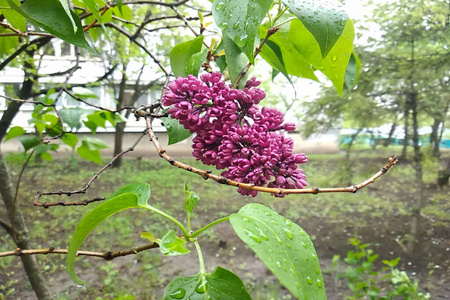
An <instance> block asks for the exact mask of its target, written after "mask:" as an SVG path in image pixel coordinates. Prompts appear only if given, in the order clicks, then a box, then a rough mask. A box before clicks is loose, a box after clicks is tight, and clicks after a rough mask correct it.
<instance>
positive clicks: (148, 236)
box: [139, 232, 161, 245]
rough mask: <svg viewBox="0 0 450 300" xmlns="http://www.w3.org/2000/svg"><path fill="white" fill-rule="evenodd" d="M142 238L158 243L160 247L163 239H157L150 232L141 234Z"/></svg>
mask: <svg viewBox="0 0 450 300" xmlns="http://www.w3.org/2000/svg"><path fill="white" fill-rule="evenodd" d="M139 236H140V237H142V238H144V239H147V240H149V241H150V242H152V243H157V244H158V245H159V244H161V239H157V238H155V237H154V236H153V234H151V233H150V232H141V233H140V234H139Z"/></svg>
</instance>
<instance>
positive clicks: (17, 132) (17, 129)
mask: <svg viewBox="0 0 450 300" xmlns="http://www.w3.org/2000/svg"><path fill="white" fill-rule="evenodd" d="M25 133H26V131H25V129H23V128H22V127H21V126H14V127H11V128H10V129H9V131H8V133H7V134H6V137H5V140H4V142H6V141H7V140H10V139H12V138H15V137H18V136H21V135H23V134H25Z"/></svg>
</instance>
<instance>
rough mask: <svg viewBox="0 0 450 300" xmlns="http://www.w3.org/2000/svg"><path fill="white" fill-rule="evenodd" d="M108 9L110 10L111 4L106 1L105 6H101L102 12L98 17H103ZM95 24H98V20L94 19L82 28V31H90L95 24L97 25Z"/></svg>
mask: <svg viewBox="0 0 450 300" xmlns="http://www.w3.org/2000/svg"><path fill="white" fill-rule="evenodd" d="M110 8H111V3H110V2H109V1H108V2H106V4H105V6H103V8H102V11H101V12H100V15H101V16H103V15H104V14H105V12H106V11H108V9H110ZM97 22H98V20H97V19H95V20H94V21H93V22H92V23H91V24H89V25H87V26H85V27H84V28H83V31H84V32H86V31H88V30H89V29H91V28H92V27H93V26H94V25H95V24H97Z"/></svg>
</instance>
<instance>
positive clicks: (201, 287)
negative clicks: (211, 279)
mask: <svg viewBox="0 0 450 300" xmlns="http://www.w3.org/2000/svg"><path fill="white" fill-rule="evenodd" d="M195 291H196V292H197V293H199V294H203V293H204V292H206V280H201V281H200V282H199V283H198V284H197V286H196V287H195Z"/></svg>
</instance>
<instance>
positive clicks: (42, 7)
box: [8, 0, 93, 51]
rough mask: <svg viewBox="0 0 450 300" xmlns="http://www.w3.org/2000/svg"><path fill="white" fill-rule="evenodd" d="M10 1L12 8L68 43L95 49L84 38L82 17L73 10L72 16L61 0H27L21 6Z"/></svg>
mask: <svg viewBox="0 0 450 300" xmlns="http://www.w3.org/2000/svg"><path fill="white" fill-rule="evenodd" d="M8 3H9V5H10V6H11V8H12V9H14V10H15V11H17V12H18V13H20V14H21V15H22V16H24V17H25V18H26V19H27V20H28V21H30V22H32V23H33V24H35V25H36V26H37V27H41V28H43V29H44V30H45V31H47V32H48V33H50V34H53V35H55V36H56V37H59V38H60V39H62V40H64V41H66V42H68V43H71V44H74V45H75V46H78V47H82V48H85V49H88V50H90V51H93V49H92V48H91V46H90V45H89V44H88V42H87V41H86V39H85V38H84V32H83V26H82V25H81V21H80V18H79V17H78V15H76V14H75V13H74V12H72V11H71V12H70V13H71V15H72V18H70V17H69V16H68V15H67V14H66V11H65V9H64V7H63V5H62V4H61V2H60V1H59V0H27V1H25V3H24V4H22V5H21V6H18V5H17V4H16V3H14V1H13V0H8ZM72 21H74V22H75V24H76V27H77V30H76V32H74V27H73V25H72Z"/></svg>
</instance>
